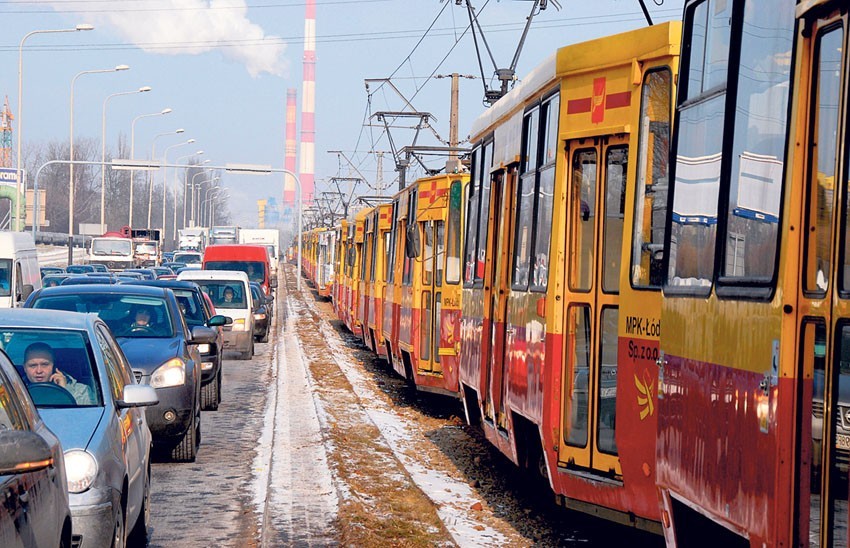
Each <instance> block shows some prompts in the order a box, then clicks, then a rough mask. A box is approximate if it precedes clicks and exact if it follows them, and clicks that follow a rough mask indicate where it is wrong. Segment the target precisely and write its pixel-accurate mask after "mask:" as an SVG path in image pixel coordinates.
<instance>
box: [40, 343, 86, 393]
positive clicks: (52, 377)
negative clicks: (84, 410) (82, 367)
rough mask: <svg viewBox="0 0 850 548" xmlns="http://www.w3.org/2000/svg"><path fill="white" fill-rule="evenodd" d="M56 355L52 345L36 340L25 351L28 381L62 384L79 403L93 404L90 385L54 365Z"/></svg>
mask: <svg viewBox="0 0 850 548" xmlns="http://www.w3.org/2000/svg"><path fill="white" fill-rule="evenodd" d="M55 359H56V358H55V355H54V353H53V349H52V348H51V347H50V345H48V344H46V343H43V342H35V343H32V344H31V345H29V346H28V347H27V349H26V350H25V351H24V373H25V374H26V382H27V384H30V383H37V382H42V383H43V382H49V383H53V384H55V385H58V386H61V387H62V388H64V389H65V390H67V391H68V392H70V393H71V395H72V396H74V400H76V402H77V404H78V405H92V404H93V403H94V394H93V393H92V389H91V387H90V386H88V385H86V384H83V383H80V382H77V380H76V379H75V378H74V377H72V376H71V375H69V374H67V373H63V372H62V371H60V370H59V369H57V368H56V367H55V365H54V361H55Z"/></svg>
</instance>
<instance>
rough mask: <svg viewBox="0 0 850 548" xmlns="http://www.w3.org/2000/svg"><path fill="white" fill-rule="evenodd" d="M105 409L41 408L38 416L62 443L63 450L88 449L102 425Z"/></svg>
mask: <svg viewBox="0 0 850 548" xmlns="http://www.w3.org/2000/svg"><path fill="white" fill-rule="evenodd" d="M105 409H106V408H105V407H75V408H63V409H49V408H45V407H41V408H39V410H38V414H39V415H41V418H42V419H44V424H46V425H47V426H48V428H50V430H52V431H53V432H54V433H55V434H56V435H57V436H58V437H59V441H60V442H61V443H62V449H63V450H64V451H67V450H68V449H86V448H87V447H88V445H89V441H91V439H92V436H93V435H94V432H95V430H97V426H98V424H100V421H101V419H102V418H103V414H104V412H105Z"/></svg>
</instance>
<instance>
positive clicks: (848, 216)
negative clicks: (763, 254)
mask: <svg viewBox="0 0 850 548" xmlns="http://www.w3.org/2000/svg"><path fill="white" fill-rule="evenodd" d="M844 66H845V69H846V70H848V71H850V56H848V57H847V61H845V63H844ZM844 110H845V116H844V119H845V128H850V105H848V104H847V102H846V101H845V105H844ZM845 133H846V130H845ZM842 202H843V204H842V205H841V207H842V208H843V211H842V212H841V218H840V219H839V234H840V235H841V241H839V243H838V245H839V249H838V254H839V257H838V264H837V265H836V267H838V268H841V269H842V275H840V276H839V277H838V284H837V287H838V296H839V297H840V298H842V299H850V235H848V234H847V231H848V230H850V137H847V136H845V138H844V197H843V200H842Z"/></svg>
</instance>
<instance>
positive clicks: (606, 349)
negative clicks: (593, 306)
mask: <svg viewBox="0 0 850 548" xmlns="http://www.w3.org/2000/svg"><path fill="white" fill-rule="evenodd" d="M618 317H619V310H617V309H616V308H603V309H602V325H601V331H602V333H601V336H602V347H601V348H600V349H599V364H600V365H599V371H598V374H599V378H598V382H597V385H596V386H597V391H598V393H597V406H598V409H599V418H598V420H597V422H596V437H597V442H596V445H597V447H598V448H599V450H600V451H602V452H603V453H609V454H614V455H616V454H617V440H616V435H615V434H616V429H617V341H618V337H617V323H618Z"/></svg>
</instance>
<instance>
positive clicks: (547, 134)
mask: <svg viewBox="0 0 850 548" xmlns="http://www.w3.org/2000/svg"><path fill="white" fill-rule="evenodd" d="M560 106H561V97H560V96H559V95H557V94H556V95H554V96H552V98H551V99H549V101H548V102H546V103H545V104H544V108H545V114H544V120H545V124H546V127H545V128H543V149H542V151H541V154H542V155H543V157H542V158H541V162H540V165H544V166H545V165H546V164H550V163H552V162H554V161H555V158H556V156H557V154H558V114H559V113H560Z"/></svg>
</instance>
